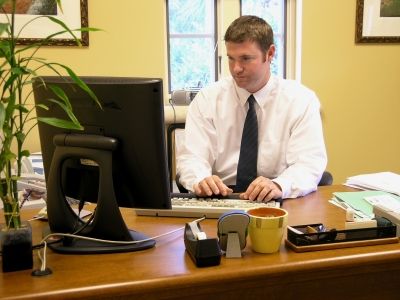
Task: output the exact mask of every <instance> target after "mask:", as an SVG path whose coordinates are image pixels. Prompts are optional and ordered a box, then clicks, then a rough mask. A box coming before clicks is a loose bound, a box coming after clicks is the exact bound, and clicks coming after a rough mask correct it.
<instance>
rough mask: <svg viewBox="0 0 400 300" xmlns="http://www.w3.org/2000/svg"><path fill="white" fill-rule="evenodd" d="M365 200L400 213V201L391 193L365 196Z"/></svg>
mask: <svg viewBox="0 0 400 300" xmlns="http://www.w3.org/2000/svg"><path fill="white" fill-rule="evenodd" d="M364 200H366V201H367V202H368V203H369V204H371V205H372V206H374V205H380V206H383V207H385V208H387V209H388V210H389V211H390V210H391V211H394V212H395V213H400V201H397V200H396V199H394V198H393V197H392V196H390V195H380V196H370V197H364Z"/></svg>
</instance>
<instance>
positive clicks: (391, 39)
mask: <svg viewBox="0 0 400 300" xmlns="http://www.w3.org/2000/svg"><path fill="white" fill-rule="evenodd" d="M356 1H357V9H356V43H400V6H399V5H398V1H397V0H386V1H381V0H356Z"/></svg>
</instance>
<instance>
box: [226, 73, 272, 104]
mask: <svg viewBox="0 0 400 300" xmlns="http://www.w3.org/2000/svg"><path fill="white" fill-rule="evenodd" d="M275 80H276V78H275V75H274V74H272V73H271V76H270V77H269V80H268V82H267V84H266V85H264V87H262V88H261V90H259V91H257V92H255V93H253V95H254V98H255V99H256V101H257V103H258V105H259V106H260V107H263V106H264V103H265V102H266V101H267V98H268V95H269V94H270V93H271V90H272V88H273V86H274V85H275ZM233 83H234V87H235V90H236V93H237V95H238V97H239V101H240V104H241V105H242V106H244V105H245V104H246V102H247V99H248V98H249V96H250V95H251V93H249V92H248V91H246V90H245V89H242V88H240V87H238V86H237V85H236V82H235V80H233Z"/></svg>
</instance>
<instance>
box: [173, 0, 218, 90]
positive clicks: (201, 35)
mask: <svg viewBox="0 0 400 300" xmlns="http://www.w3.org/2000/svg"><path fill="white" fill-rule="evenodd" d="M169 1H170V0H165V4H166V15H167V20H166V24H167V64H168V68H167V70H168V76H167V77H168V92H169V93H170V94H171V93H172V91H173V90H172V82H171V80H172V79H171V77H172V76H171V50H170V49H171V47H170V46H171V45H170V38H171V36H172V37H175V38H176V37H182V38H210V37H211V38H212V37H214V40H213V44H214V59H213V61H214V72H213V73H214V74H213V75H214V80H215V81H217V80H219V78H218V69H219V67H218V47H219V43H218V23H217V21H218V15H217V14H218V9H217V6H218V0H212V2H213V6H214V32H213V36H212V34H205V33H190V34H189V33H173V34H171V33H170V26H169V25H170V24H169V6H168V2H169Z"/></svg>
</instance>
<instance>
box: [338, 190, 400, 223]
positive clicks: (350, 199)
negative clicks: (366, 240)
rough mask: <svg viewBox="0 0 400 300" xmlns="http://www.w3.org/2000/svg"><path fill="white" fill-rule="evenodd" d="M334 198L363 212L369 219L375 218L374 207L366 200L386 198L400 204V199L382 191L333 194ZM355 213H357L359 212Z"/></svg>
mask: <svg viewBox="0 0 400 300" xmlns="http://www.w3.org/2000/svg"><path fill="white" fill-rule="evenodd" d="M333 196H334V197H335V198H336V199H338V200H340V201H343V202H345V203H347V204H348V205H350V206H351V207H352V208H353V209H355V210H358V211H361V212H362V213H363V214H365V215H367V216H368V217H374V213H373V205H372V204H371V203H370V202H368V201H367V200H366V198H367V199H371V198H370V197H375V199H376V198H377V197H381V196H386V197H390V198H392V199H393V201H396V202H398V203H400V197H398V196H395V195H392V194H389V193H386V192H382V191H363V192H335V193H333ZM378 199H379V198H378ZM385 199H386V202H388V200H387V198H384V200H385ZM370 201H371V200H370ZM375 201H376V200H375ZM381 201H383V200H381ZM355 213H357V211H356V212H355Z"/></svg>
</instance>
